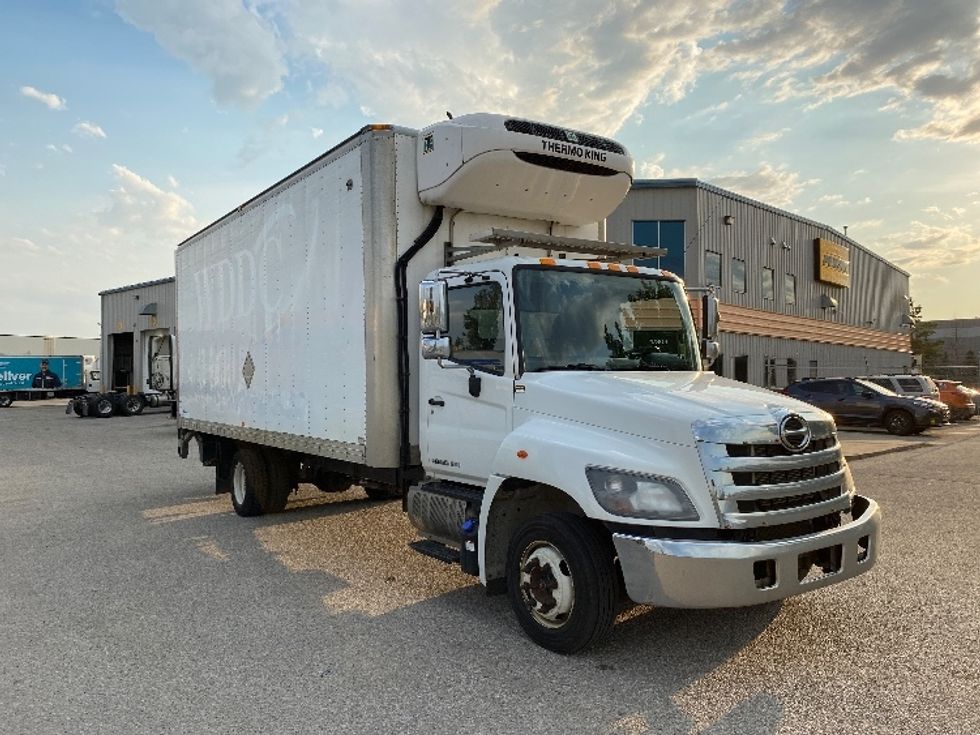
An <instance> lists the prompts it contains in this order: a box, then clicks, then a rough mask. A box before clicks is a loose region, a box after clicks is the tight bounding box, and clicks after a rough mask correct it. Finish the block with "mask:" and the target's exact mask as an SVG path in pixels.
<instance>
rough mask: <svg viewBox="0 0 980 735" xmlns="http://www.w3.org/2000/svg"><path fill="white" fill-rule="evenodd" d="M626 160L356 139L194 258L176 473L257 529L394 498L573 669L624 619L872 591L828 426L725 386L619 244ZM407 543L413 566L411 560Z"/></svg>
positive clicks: (677, 303)
mask: <svg viewBox="0 0 980 735" xmlns="http://www.w3.org/2000/svg"><path fill="white" fill-rule="evenodd" d="M632 171H633V161H632V159H631V157H630V155H629V153H628V152H627V151H626V149H625V148H624V147H623V146H622V145H620V144H619V143H617V142H616V141H613V140H610V139H607V138H603V137H600V136H596V135H590V134H588V133H583V132H579V131H576V130H570V129H567V128H563V127H558V126H554V125H549V124H544V123H539V122H532V121H528V120H523V119H518V118H512V117H506V116H501V115H489V114H475V115H467V116H463V117H458V118H456V119H451V120H446V121H443V122H440V123H437V124H435V125H432V126H430V127H428V128H425V129H423V130H421V131H416V130H410V129H406V128H401V127H395V126H388V125H380V126H370V127H366V128H364V129H363V130H361V131H359V132H358V133H356V134H355V135H353V136H351V137H350V138H348V139H347V140H345V141H343V142H342V143H340V144H339V145H337V146H336V147H335V148H333V149H331V150H329V151H327V152H326V153H325V154H323V155H322V156H320V157H319V158H317V159H315V160H314V161H312V162H310V163H309V164H307V165H306V166H304V167H303V168H301V169H300V170H298V171H296V172H295V173H293V174H291V175H290V176H288V177H286V178H285V179H283V180H282V181H280V182H278V183H276V184H275V185H273V186H272V187H270V188H269V189H267V190H266V191H264V192H262V193H260V194H259V195H257V196H256V197H255V198H253V199H251V200H249V201H247V202H246V203H244V204H243V205H241V206H240V207H238V208H237V209H236V210H234V211H232V212H230V213H229V214H228V215H226V216H225V217H223V218H221V219H220V220H218V221H217V222H215V223H214V224H212V225H210V226H209V227H207V228H205V229H204V230H202V231H201V232H199V233H197V234H196V235H194V236H192V237H190V238H189V239H187V240H186V241H185V242H183V243H181V244H180V245H179V246H178V249H177V253H176V273H177V323H178V329H179V330H180V335H181V342H180V344H179V349H178V356H177V363H178V380H179V383H180V386H181V393H180V396H179V405H178V426H179V429H178V431H179V437H178V450H179V453H180V455H181V456H183V457H187V456H188V454H189V452H190V449H191V446H192V445H195V446H196V448H197V452H198V454H199V457H200V460H201V461H202V462H203V463H204V464H205V465H208V466H214V468H215V489H216V492H219V493H221V492H228V493H230V495H231V499H232V503H233V505H234V508H235V510H236V511H237V513H238V514H239V515H242V516H251V515H258V514H262V513H270V512H276V511H279V510H282V509H283V507H284V506H285V504H286V502H287V498H288V495H289V493H290V492H291V491H292V490H294V489H295V488H296V487H297V485H298V484H299V483H300V482H309V483H313V484H315V485H317V486H318V487H319V488H320V489H321V490H323V491H325V492H331V491H341V490H345V489H347V488H349V487H351V486H352V485H354V484H359V485H361V486H363V487H364V488H365V490H366V491H367V493H368V494H369V495H370V496H371V497H387V496H392V495H398V496H401V497H402V498H403V500H402V506H403V509H404V510H405V511H406V512H407V513H408V515H409V517H410V519H411V522H412V524H413V526H414V527H415V528H416V529H417V531H418V535H419V537H420V538H419V539H418V540H416V541H414V542H413V543H412V545H413V547H414V548H416V549H417V550H418V551H420V552H422V553H425V554H428V555H430V556H433V557H436V558H438V559H441V560H442V561H446V562H450V563H458V564H459V565H460V566H461V568H462V569H463V571H465V572H467V573H469V574H472V575H475V576H478V577H479V579H480V582H481V583H483V584H484V585H485V586H486V587H487V590H488V591H489V592H491V593H494V592H504V591H506V592H507V594H508V595H509V597H510V600H511V603H512V605H513V608H514V611H515V613H516V615H517V618H518V620H519V622H520V624H521V626H522V627H523V628H524V630H525V631H526V633H527V634H528V635H529V636H530V637H531V638H532V639H533V640H534V641H536V642H537V643H539V644H540V645H542V646H545V647H547V648H550V649H552V650H555V651H560V652H566V653H568V652H573V651H577V650H579V649H581V648H583V647H585V646H587V645H589V644H591V643H593V642H594V641H596V640H598V639H600V638H601V637H602V636H604V635H606V634H607V633H608V632H609V630H610V629H611V627H612V625H613V621H614V619H615V616H616V614H617V609H618V605H619V604H620V602H621V601H624V600H623V599H622V598H623V596H627V597H628V598H629V599H631V600H632V601H635V602H637V603H643V604H653V605H662V606H671V607H728V606H742V605H752V604H758V603H764V602H769V601H772V600H776V599H781V598H784V597H787V596H789V595H794V594H798V593H801V592H804V591H807V590H811V589H815V588H818V587H822V586H825V585H829V584H832V583H835V582H839V581H842V580H845V579H848V578H850V577H854V576H856V575H858V574H861V573H862V572H865V571H867V570H868V569H870V568H871V566H872V565H873V564H874V561H875V557H876V553H877V543H878V527H879V510H878V506H877V505H876V504H875V502H874V501H872V500H870V499H868V498H865V497H862V496H861V495H858V494H857V493H856V492H855V488H854V484H853V482H852V480H851V475H850V472H849V470H848V467H847V462H846V461H845V459H844V456H843V454H842V452H841V447H840V444H839V443H838V440H837V433H836V429H835V426H834V423H833V421H832V419H831V418H830V416H829V415H828V414H826V413H823V412H822V411H820V410H818V409H816V408H814V407H812V406H809V405H807V404H804V403H800V402H798V401H796V400H793V399H791V398H789V397H787V396H783V395H780V394H776V393H772V392H770V391H767V390H764V389H760V388H756V387H753V386H750V385H746V384H743V383H738V382H735V381H732V380H728V379H725V378H721V377H718V376H716V375H714V374H713V373H711V372H707V371H706V370H705V366H706V363H707V362H708V358H710V357H711V353H712V352H713V350H714V348H716V343H714V342H713V336H714V334H715V329H716V326H717V310H716V304H717V301H716V300H714V299H713V297H708V298H705V299H704V301H703V304H702V306H701V309H700V313H701V315H702V323H703V326H702V334H701V338H700V339H699V337H698V334H697V330H696V328H695V324H694V320H693V318H692V313H691V309H690V307H689V303H688V298H687V295H686V293H685V288H684V284H683V283H682V282H681V280H680V279H679V278H677V277H675V276H673V275H672V274H670V273H667V272H665V271H660V270H658V269H655V268H645V267H638V266H636V265H633V264H632V262H633V260H632V259H634V258H644V257H645V258H649V257H652V256H655V255H656V254H657V253H656V252H655V251H651V250H650V249H649V248H638V247H635V246H632V245H623V244H615V243H607V242H603V239H604V226H603V222H604V219H605V217H606V216H607V214H608V213H609V212H611V211H612V210H613V209H614V208H615V207H616V206H617V205H618V204H619V202H620V201H621V199H622V198H623V196H624V195H625V194H626V192H627V190H628V188H629V186H630V184H631V180H632ZM406 541H408V539H406Z"/></svg>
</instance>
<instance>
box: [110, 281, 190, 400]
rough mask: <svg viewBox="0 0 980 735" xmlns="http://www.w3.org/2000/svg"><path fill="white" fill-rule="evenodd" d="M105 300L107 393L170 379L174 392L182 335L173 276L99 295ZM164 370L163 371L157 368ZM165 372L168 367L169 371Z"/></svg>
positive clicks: (139, 389)
mask: <svg viewBox="0 0 980 735" xmlns="http://www.w3.org/2000/svg"><path fill="white" fill-rule="evenodd" d="M99 296H101V297H102V365H101V367H102V387H103V390H105V391H106V392H110V391H124V392H127V393H139V392H142V391H146V390H147V389H148V388H153V389H156V390H162V389H163V388H162V387H161V386H160V385H155V384H153V382H152V380H151V378H152V377H153V374H154V373H156V372H159V373H160V374H161V375H166V380H167V385H166V386H165V387H167V388H169V381H170V370H169V368H170V364H171V353H172V343H171V340H170V339H169V337H170V335H175V334H176V329H175V324H176V320H177V288H176V284H175V281H174V278H173V277H170V278H161V279H159V280H157V281H147V282H145V283H136V284H133V285H132V286H123V287H122V288H113V289H110V290H108V291H101V292H99ZM154 365H159V366H161V369H160V370H159V371H157V370H155V369H153V368H152V366H154ZM164 368H165V369H164Z"/></svg>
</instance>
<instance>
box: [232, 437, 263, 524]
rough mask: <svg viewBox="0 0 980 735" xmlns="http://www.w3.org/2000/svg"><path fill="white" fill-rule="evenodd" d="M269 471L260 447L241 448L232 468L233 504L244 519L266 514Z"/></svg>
mask: <svg viewBox="0 0 980 735" xmlns="http://www.w3.org/2000/svg"><path fill="white" fill-rule="evenodd" d="M268 496H269V470H268V467H267V466H266V461H265V455H264V454H263V452H262V451H261V450H260V449H259V448H258V447H252V446H240V447H239V448H238V451H237V452H235V458H234V460H232V468H231V504H232V506H233V507H234V508H235V512H236V513H237V514H238V515H240V516H242V517H243V518H250V517H252V516H260V515H262V514H263V513H265V512H266V506H267V502H266V499H267V498H268Z"/></svg>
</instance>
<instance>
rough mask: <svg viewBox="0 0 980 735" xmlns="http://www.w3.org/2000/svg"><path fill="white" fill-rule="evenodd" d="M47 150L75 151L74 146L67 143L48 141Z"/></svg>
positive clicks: (54, 151) (57, 151)
mask: <svg viewBox="0 0 980 735" xmlns="http://www.w3.org/2000/svg"><path fill="white" fill-rule="evenodd" d="M44 148H45V150H48V151H51V152H52V153H73V152H74V151H73V150H72V147H71V146H70V145H68V144H67V143H64V144H62V145H55V144H54V143H48V144H47V145H46V146H44Z"/></svg>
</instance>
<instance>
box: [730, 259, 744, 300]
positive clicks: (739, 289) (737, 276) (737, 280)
mask: <svg viewBox="0 0 980 735" xmlns="http://www.w3.org/2000/svg"><path fill="white" fill-rule="evenodd" d="M732 291H734V292H735V293H745V261H744V260H740V259H738V258H732Z"/></svg>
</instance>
